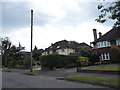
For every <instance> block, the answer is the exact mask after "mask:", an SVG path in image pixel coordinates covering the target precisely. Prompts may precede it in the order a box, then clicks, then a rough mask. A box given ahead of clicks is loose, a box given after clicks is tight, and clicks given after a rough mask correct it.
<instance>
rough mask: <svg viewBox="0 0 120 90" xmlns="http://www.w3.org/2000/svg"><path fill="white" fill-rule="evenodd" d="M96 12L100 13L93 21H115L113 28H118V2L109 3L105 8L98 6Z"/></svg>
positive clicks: (119, 18) (119, 17) (119, 2)
mask: <svg viewBox="0 0 120 90" xmlns="http://www.w3.org/2000/svg"><path fill="white" fill-rule="evenodd" d="M98 10H100V11H101V14H100V15H99V16H98V18H97V19H96V20H95V21H97V22H99V23H104V22H106V21H107V19H112V20H114V21H115V23H114V27H117V26H120V0H117V1H116V2H109V3H108V5H106V6H105V5H103V4H99V5H98Z"/></svg>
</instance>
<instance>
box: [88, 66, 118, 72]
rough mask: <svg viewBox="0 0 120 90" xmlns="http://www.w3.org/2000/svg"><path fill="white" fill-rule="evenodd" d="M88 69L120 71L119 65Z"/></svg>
mask: <svg viewBox="0 0 120 90" xmlns="http://www.w3.org/2000/svg"><path fill="white" fill-rule="evenodd" d="M87 70H108V71H110V70H111V71H119V65H111V66H98V67H96V68H88V69H87Z"/></svg>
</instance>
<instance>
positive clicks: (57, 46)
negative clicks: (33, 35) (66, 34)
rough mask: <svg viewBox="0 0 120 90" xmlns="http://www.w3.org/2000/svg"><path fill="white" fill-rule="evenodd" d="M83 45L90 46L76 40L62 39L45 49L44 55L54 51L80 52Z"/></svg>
mask: <svg viewBox="0 0 120 90" xmlns="http://www.w3.org/2000/svg"><path fill="white" fill-rule="evenodd" d="M81 46H82V47H83V46H88V47H90V46H89V45H87V44H86V43H77V42H75V41H67V40H62V41H58V42H56V43H54V44H51V46H49V47H48V48H46V49H45V51H44V52H43V53H42V55H48V54H53V53H58V54H64V55H70V54H73V53H76V52H78V51H79V49H80V47H81Z"/></svg>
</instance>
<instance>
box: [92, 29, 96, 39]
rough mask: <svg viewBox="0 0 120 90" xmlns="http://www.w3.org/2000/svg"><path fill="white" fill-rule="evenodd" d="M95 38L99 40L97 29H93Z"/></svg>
mask: <svg viewBox="0 0 120 90" xmlns="http://www.w3.org/2000/svg"><path fill="white" fill-rule="evenodd" d="M93 35H94V40H97V30H96V29H93Z"/></svg>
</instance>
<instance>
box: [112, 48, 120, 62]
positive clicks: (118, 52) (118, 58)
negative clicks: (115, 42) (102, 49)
mask: <svg viewBox="0 0 120 90" xmlns="http://www.w3.org/2000/svg"><path fill="white" fill-rule="evenodd" d="M110 59H111V62H112V63H120V49H119V48H118V47H116V46H112V47H111V49H110Z"/></svg>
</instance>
